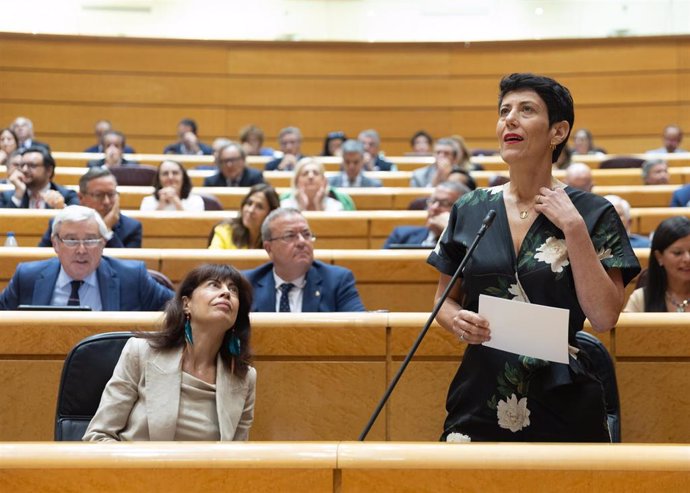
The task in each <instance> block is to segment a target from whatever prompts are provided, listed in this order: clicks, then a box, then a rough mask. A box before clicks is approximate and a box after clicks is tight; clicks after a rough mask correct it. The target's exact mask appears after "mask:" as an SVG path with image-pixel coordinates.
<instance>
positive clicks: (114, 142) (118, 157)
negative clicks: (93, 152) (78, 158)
mask: <svg viewBox="0 0 690 493" xmlns="http://www.w3.org/2000/svg"><path fill="white" fill-rule="evenodd" d="M102 143H103V149H104V150H103V152H104V154H105V156H104V157H102V158H101V159H92V160H91V161H89V162H88V163H86V166H88V167H89V168H93V167H94V166H105V167H106V168H117V167H119V166H122V167H127V168H131V167H133V166H139V163H137V162H136V161H130V160H128V159H125V148H126V146H127V139H126V137H125V134H123V133H122V132H118V131H117V130H108V131H107V132H105V133H104V134H103V139H102Z"/></svg>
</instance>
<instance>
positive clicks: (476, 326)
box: [452, 310, 491, 344]
mask: <svg viewBox="0 0 690 493" xmlns="http://www.w3.org/2000/svg"><path fill="white" fill-rule="evenodd" d="M452 330H453V333H455V335H457V336H458V339H460V341H462V342H465V343H467V344H481V343H482V342H486V341H490V340H491V330H489V321H488V320H487V319H485V318H484V317H482V316H481V315H479V314H478V313H475V312H471V311H469V310H458V311H457V313H456V314H455V316H454V317H453V328H452Z"/></svg>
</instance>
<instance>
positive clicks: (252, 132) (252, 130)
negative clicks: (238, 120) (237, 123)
mask: <svg viewBox="0 0 690 493" xmlns="http://www.w3.org/2000/svg"><path fill="white" fill-rule="evenodd" d="M252 136H254V137H257V138H258V139H259V142H260V143H261V144H263V143H264V131H263V130H261V129H260V128H259V127H257V126H256V125H254V124H250V125H247V126H246V127H242V129H241V130H240V142H241V143H242V144H244V143H245V142H249V139H250V138H251V137H252Z"/></svg>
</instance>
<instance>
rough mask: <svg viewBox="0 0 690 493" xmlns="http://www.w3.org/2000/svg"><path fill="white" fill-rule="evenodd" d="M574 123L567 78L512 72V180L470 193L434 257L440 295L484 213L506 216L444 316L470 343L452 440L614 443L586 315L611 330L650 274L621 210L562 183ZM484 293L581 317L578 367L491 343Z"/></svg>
mask: <svg viewBox="0 0 690 493" xmlns="http://www.w3.org/2000/svg"><path fill="white" fill-rule="evenodd" d="M573 120H574V110H573V101H572V98H571V96H570V92H569V91H568V90H567V89H566V88H565V87H563V86H562V85H561V84H559V83H558V82H556V81H554V80H552V79H549V78H547V77H541V76H536V75H532V74H512V75H509V76H507V77H505V78H504V79H503V80H502V81H501V83H500V95H499V104H498V122H497V124H496V136H497V137H498V141H499V146H500V149H501V156H502V158H503V160H504V161H505V162H506V163H508V165H509V166H510V182H508V183H506V184H504V185H502V186H498V187H494V188H491V189H479V190H475V191H473V192H471V193H469V194H466V195H464V196H463V197H462V198H461V199H460V200H459V201H458V202H457V203H456V204H455V205H454V206H453V209H452V211H451V215H450V220H449V222H448V227H447V228H446V230H445V233H444V234H443V235H442V237H441V240H440V242H439V244H438V245H437V247H436V249H435V250H434V252H432V253H431V255H430V256H429V260H428V261H429V263H430V264H432V265H434V266H435V267H436V268H437V269H438V270H439V271H440V272H441V276H440V280H439V285H438V291H437V294H436V299H437V300H438V299H439V297H440V295H441V293H442V292H443V291H444V290H445V288H446V286H447V285H448V282H449V281H450V278H451V276H452V274H453V273H454V272H455V270H456V268H457V267H458V265H459V264H460V262H461V260H462V258H463V256H464V255H465V253H466V251H467V248H468V246H469V245H470V243H471V242H472V240H473V238H474V236H475V234H476V232H477V231H478V230H479V227H480V225H481V223H482V220H483V218H484V217H485V216H486V214H487V212H488V211H490V210H492V209H493V210H495V211H496V219H495V221H494V223H493V226H492V227H491V228H490V229H489V230H488V231H487V233H486V237H485V238H484V239H483V241H482V245H484V246H483V247H482V246H481V245H480V247H479V248H478V249H477V250H475V252H474V254H473V258H472V260H471V261H470V262H469V263H468V265H467V268H466V269H465V271H464V273H463V277H462V278H461V279H462V282H461V283H458V284H456V285H455V286H454V288H453V289H452V290H451V293H450V296H449V298H448V299H447V300H446V301H445V303H444V304H443V306H442V308H441V310H440V312H439V314H438V316H437V317H436V318H437V320H438V321H439V323H440V324H441V325H442V326H443V327H444V328H445V329H447V330H448V331H450V332H452V333H453V334H454V335H456V336H457V337H458V339H459V340H460V341H462V342H464V343H466V344H467V345H468V346H467V349H466V351H465V354H464V356H463V358H462V364H461V366H460V368H459V370H458V372H457V374H456V375H455V378H454V379H453V381H452V383H451V386H450V389H449V392H448V398H447V402H446V409H447V411H448V416H447V419H446V422H445V429H444V433H443V439H446V438H447V436H448V435H449V434H450V433H461V434H464V435H468V436H469V437H470V439H471V440H474V441H544V442H545V441H577V442H599V441H601V442H604V441H609V440H610V438H609V433H608V428H607V419H606V412H605V407H604V398H603V390H602V387H601V383H600V382H599V381H598V380H597V379H596V378H595V377H594V376H593V375H592V373H591V371H590V369H589V368H588V365H587V363H586V358H583V357H580V358H578V359H576V358H575V356H576V354H577V351H578V349H577V342H576V339H575V333H576V332H577V331H579V330H582V325H583V323H584V320H585V317H586V318H588V319H589V320H590V322H591V324H592V327H593V328H594V330H596V331H598V332H603V331H607V330H610V329H611V328H612V327H613V326H614V325H615V323H616V321H617V320H618V315H619V313H620V310H621V307H622V305H623V286H624V285H625V284H626V283H627V282H628V281H630V280H631V279H632V278H633V277H634V276H635V275H636V274H637V273H638V272H639V270H640V268H639V264H638V262H637V259H636V258H635V255H634V253H633V250H632V248H631V247H630V243H629V241H628V237H627V234H626V231H625V228H624V227H623V225H622V224H621V222H620V219H619V218H618V214H616V211H615V209H614V208H613V206H612V205H611V204H610V203H609V202H608V201H607V200H606V199H604V198H602V197H598V196H596V195H593V194H591V193H587V192H582V191H579V190H576V189H573V188H570V187H566V186H565V185H563V184H562V183H560V182H558V181H557V180H555V179H554V178H553V177H552V176H551V169H552V163H553V162H555V161H556V160H557V159H558V155H559V154H560V152H561V150H562V149H563V147H564V146H565V145H566V142H567V140H568V135H569V134H570V129H571V128H572V125H573ZM480 294H486V295H491V296H497V297H501V298H507V299H512V300H515V301H522V302H528V303H537V304H540V305H546V306H552V307H558V308H566V309H568V310H570V318H569V327H568V343H569V345H570V346H572V349H571V357H570V358H569V364H567V365H566V364H561V363H553V362H549V361H543V360H538V359H535V358H530V357H526V356H523V355H517V354H513V353H508V352H505V351H500V350H497V349H492V348H489V347H485V346H483V345H482V343H483V342H485V341H488V340H490V338H491V327H490V326H489V323H488V321H487V320H486V319H485V318H484V317H482V316H480V315H479V314H478V313H477V311H478V302H479V295H480ZM515 330H516V331H519V330H520V326H519V325H516V327H515ZM534 342H535V344H538V342H539V341H534ZM451 438H452V437H451Z"/></svg>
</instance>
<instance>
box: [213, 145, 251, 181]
mask: <svg viewBox="0 0 690 493" xmlns="http://www.w3.org/2000/svg"><path fill="white" fill-rule="evenodd" d="M246 158H247V155H246V154H245V152H244V149H243V148H242V146H241V145H240V144H238V143H237V142H231V143H230V144H226V145H224V146H223V147H221V148H220V149H219V150H218V154H217V155H216V166H217V167H218V173H216V174H215V175H213V176H208V177H206V178H205V179H204V186H205V187H251V186H253V185H256V184H257V183H263V182H264V175H263V173H262V172H261V171H259V170H258V169H253V168H250V167H249V166H247V164H246Z"/></svg>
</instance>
